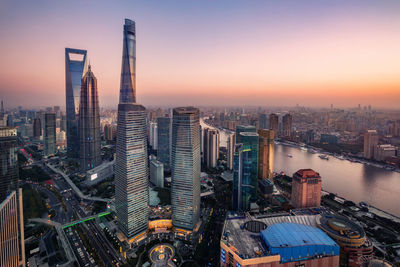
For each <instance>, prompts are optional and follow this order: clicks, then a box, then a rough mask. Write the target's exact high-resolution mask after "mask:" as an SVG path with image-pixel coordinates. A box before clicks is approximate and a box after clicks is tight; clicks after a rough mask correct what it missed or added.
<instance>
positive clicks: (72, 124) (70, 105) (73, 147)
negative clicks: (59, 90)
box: [65, 48, 87, 158]
mask: <svg viewBox="0 0 400 267" xmlns="http://www.w3.org/2000/svg"><path fill="white" fill-rule="evenodd" d="M86 53H87V52H86V50H80V49H73V48H65V99H66V111H67V155H68V157H69V158H79V104H80V96H81V81H82V77H83V75H84V74H85V73H86V68H87V67H86V66H87V64H86Z"/></svg>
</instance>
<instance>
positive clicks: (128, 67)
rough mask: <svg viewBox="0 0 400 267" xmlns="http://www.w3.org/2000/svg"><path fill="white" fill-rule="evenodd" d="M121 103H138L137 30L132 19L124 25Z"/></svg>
mask: <svg viewBox="0 0 400 267" xmlns="http://www.w3.org/2000/svg"><path fill="white" fill-rule="evenodd" d="M119 102H120V103H136V30H135V22H134V21H132V20H130V19H125V25H124V39H123V46H122V67H121V86H120V93H119Z"/></svg>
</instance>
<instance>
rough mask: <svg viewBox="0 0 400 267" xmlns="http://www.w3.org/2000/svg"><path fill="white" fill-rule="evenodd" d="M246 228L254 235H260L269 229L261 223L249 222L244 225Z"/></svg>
mask: <svg viewBox="0 0 400 267" xmlns="http://www.w3.org/2000/svg"><path fill="white" fill-rule="evenodd" d="M244 228H245V229H246V230H247V231H249V232H252V233H260V232H261V231H264V230H265V229H267V225H266V224H265V223H263V222H260V221H248V222H245V223H244Z"/></svg>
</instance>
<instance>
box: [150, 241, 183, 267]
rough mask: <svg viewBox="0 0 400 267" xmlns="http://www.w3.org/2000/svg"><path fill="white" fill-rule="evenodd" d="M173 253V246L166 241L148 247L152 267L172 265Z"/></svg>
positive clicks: (168, 266)
mask: <svg viewBox="0 0 400 267" xmlns="http://www.w3.org/2000/svg"><path fill="white" fill-rule="evenodd" d="M174 255H175V250H174V248H173V247H172V246H171V245H170V244H167V243H163V244H158V245H155V246H154V247H152V248H151V249H150V252H149V258H150V261H151V262H152V265H151V266H152V267H163V266H165V267H171V266H172V267H174V266H176V265H175V264H174V263H173V262H172V258H173V257H174Z"/></svg>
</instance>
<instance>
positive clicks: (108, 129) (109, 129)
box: [104, 124, 116, 141]
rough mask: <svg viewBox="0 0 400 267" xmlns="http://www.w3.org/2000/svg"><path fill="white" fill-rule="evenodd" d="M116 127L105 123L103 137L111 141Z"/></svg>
mask: <svg viewBox="0 0 400 267" xmlns="http://www.w3.org/2000/svg"><path fill="white" fill-rule="evenodd" d="M115 135H116V127H115V125H112V124H106V125H105V126H104V139H105V140H107V141H112V140H114V139H115Z"/></svg>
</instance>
